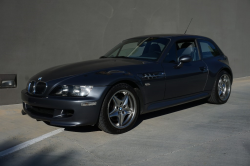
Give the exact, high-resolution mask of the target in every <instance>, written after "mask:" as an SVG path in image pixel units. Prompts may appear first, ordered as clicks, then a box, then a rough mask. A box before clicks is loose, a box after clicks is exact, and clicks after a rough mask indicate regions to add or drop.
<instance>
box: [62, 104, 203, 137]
mask: <svg viewBox="0 0 250 166" xmlns="http://www.w3.org/2000/svg"><path fill="white" fill-rule="evenodd" d="M205 103H206V100H198V101H194V102H190V103H187V104H182V105H178V106H175V107H170V108H166V109H162V110H159V111H155V112H150V113H147V114H142V115H140V116H139V118H138V119H137V121H136V123H135V125H134V127H133V128H132V129H134V128H136V127H137V126H138V125H140V124H141V123H142V122H143V121H144V120H148V119H152V118H155V117H158V116H163V115H167V114H171V113H174V112H178V111H182V110H185V109H188V108H192V107H196V106H199V105H202V104H205ZM65 131H71V132H94V131H100V129H99V128H98V127H97V126H80V127H69V128H65Z"/></svg>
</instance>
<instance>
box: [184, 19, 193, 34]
mask: <svg viewBox="0 0 250 166" xmlns="http://www.w3.org/2000/svg"><path fill="white" fill-rule="evenodd" d="M192 20H193V18H191V20H190V22H189V24H188V27H189V25H190V24H191V22H192ZM188 27H187V29H186V31H185V32H184V34H186V32H187V30H188Z"/></svg>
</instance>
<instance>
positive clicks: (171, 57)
mask: <svg viewBox="0 0 250 166" xmlns="http://www.w3.org/2000/svg"><path fill="white" fill-rule="evenodd" d="M164 62H166V63H175V62H176V48H175V45H173V46H172V47H171V48H170V50H169V52H168V53H167V56H166V58H165V59H164Z"/></svg>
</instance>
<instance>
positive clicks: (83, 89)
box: [50, 85, 93, 97]
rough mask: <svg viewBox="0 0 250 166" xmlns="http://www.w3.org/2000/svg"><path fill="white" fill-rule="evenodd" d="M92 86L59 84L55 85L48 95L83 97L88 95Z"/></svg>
mask: <svg viewBox="0 0 250 166" xmlns="http://www.w3.org/2000/svg"><path fill="white" fill-rule="evenodd" d="M92 89H93V86H86V85H84V86H81V85H59V86H57V87H55V88H54V89H53V90H52V91H51V93H50V95H52V96H76V97H85V96H88V95H89V93H90V91H91V90H92Z"/></svg>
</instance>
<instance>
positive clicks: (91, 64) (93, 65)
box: [31, 58, 143, 81]
mask: <svg viewBox="0 0 250 166" xmlns="http://www.w3.org/2000/svg"><path fill="white" fill-rule="evenodd" d="M140 64H143V61H140V60H135V59H123V58H119V59H118V58H103V59H96V60H90V61H83V62H77V63H71V64H66V65H60V66H56V67H52V68H49V69H47V70H44V71H42V72H40V73H38V74H36V75H35V76H33V77H32V78H31V80H37V79H38V78H40V77H42V81H50V80H53V79H58V78H62V77H67V76H73V75H79V74H84V73H89V72H94V71H99V70H103V69H110V68H116V67H120V66H130V65H140Z"/></svg>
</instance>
